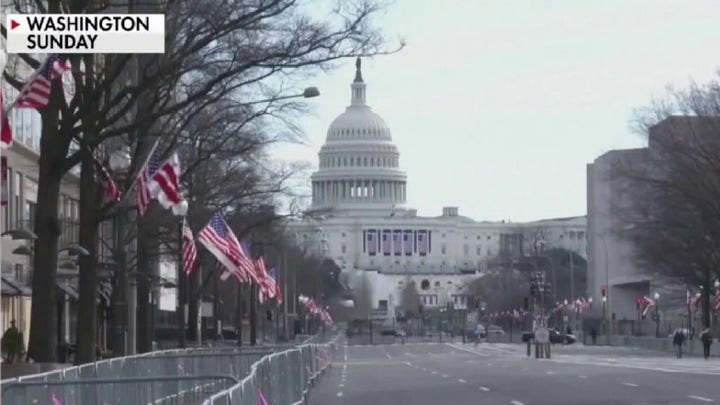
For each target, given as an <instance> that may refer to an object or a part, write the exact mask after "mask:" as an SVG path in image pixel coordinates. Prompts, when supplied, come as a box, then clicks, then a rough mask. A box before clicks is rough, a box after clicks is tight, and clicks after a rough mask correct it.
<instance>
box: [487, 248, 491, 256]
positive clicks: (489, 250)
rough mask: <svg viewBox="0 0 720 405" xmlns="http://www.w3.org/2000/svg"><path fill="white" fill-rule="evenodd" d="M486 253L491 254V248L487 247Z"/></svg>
mask: <svg viewBox="0 0 720 405" xmlns="http://www.w3.org/2000/svg"><path fill="white" fill-rule="evenodd" d="M487 255H488V256H490V255H492V250H491V249H490V248H488V250H487Z"/></svg>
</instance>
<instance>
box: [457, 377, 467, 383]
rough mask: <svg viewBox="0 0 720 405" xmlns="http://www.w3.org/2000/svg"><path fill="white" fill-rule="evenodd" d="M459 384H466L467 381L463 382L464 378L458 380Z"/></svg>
mask: <svg viewBox="0 0 720 405" xmlns="http://www.w3.org/2000/svg"><path fill="white" fill-rule="evenodd" d="M458 382H461V383H466V382H467V381H465V380H463V379H462V378H458Z"/></svg>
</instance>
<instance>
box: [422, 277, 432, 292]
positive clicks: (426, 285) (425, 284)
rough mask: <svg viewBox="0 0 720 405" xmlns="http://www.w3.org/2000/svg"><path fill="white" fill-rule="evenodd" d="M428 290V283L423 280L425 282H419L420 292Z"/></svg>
mask: <svg viewBox="0 0 720 405" xmlns="http://www.w3.org/2000/svg"><path fill="white" fill-rule="evenodd" d="M429 288H430V281H428V280H427V279H425V280H423V281H421V282H420V289H421V290H427V289H429Z"/></svg>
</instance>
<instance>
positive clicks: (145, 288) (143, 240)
mask: <svg viewBox="0 0 720 405" xmlns="http://www.w3.org/2000/svg"><path fill="white" fill-rule="evenodd" d="M144 225H145V224H144V222H143V220H142V219H141V218H138V232H137V271H138V272H139V273H140V277H137V299H138V305H137V308H138V314H137V337H138V353H147V352H149V351H152V342H153V339H155V336H154V335H155V334H154V330H155V329H154V325H152V313H151V312H152V311H154V310H155V308H154V307H153V306H152V305H151V304H150V294H151V293H152V292H151V284H150V277H152V276H153V274H152V273H153V271H152V266H151V262H150V255H149V254H148V241H147V234H146V233H145V231H144V230H143V229H142V228H143V226H144Z"/></svg>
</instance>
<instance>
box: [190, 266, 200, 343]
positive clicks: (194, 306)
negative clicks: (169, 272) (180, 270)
mask: <svg viewBox="0 0 720 405" xmlns="http://www.w3.org/2000/svg"><path fill="white" fill-rule="evenodd" d="M199 271H200V268H199V267H198V268H197V269H196V270H195V271H194V272H192V273H190V274H189V275H188V277H187V283H188V291H189V292H190V294H188V295H189V296H188V327H189V328H190V340H191V341H197V338H198V336H197V329H198V328H197V323H198V317H199V316H200V305H199V303H200V300H199V298H200V283H199V282H198V273H197V272H199Z"/></svg>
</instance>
